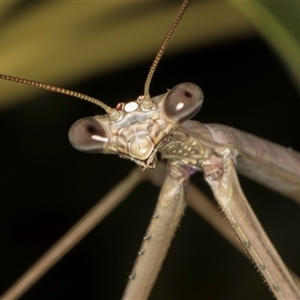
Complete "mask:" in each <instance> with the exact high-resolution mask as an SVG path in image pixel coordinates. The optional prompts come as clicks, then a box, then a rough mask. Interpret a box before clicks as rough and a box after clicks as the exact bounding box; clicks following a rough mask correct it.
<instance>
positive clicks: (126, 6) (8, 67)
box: [0, 1, 253, 107]
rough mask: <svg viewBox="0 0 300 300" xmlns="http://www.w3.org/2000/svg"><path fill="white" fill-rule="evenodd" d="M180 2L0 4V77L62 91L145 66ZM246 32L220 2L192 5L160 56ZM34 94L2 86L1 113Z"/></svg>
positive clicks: (249, 28)
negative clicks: (142, 63) (98, 76)
mask: <svg viewBox="0 0 300 300" xmlns="http://www.w3.org/2000/svg"><path fill="white" fill-rule="evenodd" d="M180 2H181V1H170V2H165V1H164V2H160V1H156V2H152V1H150V2H147V1H139V2H132V1H118V2H115V1H112V2H109V1H105V2H102V1H91V2H85V1H82V2H80V1H79V2H73V1H63V2H52V1H45V2H42V1H36V2H34V1H28V2H1V3H0V24H1V26H0V41H1V42H0V73H4V74H9V75H14V76H18V77H23V78H27V79H32V80H37V81H42V82H45V83H49V84H56V85H60V86H66V85H68V84H69V83H72V82H76V81H79V80H80V79H82V78H84V77H87V76H92V75H93V74H95V73H103V74H104V73H109V72H113V71H116V70H118V69H122V68H124V67H126V66H128V65H130V64H137V63H138V62H140V61H142V60H145V59H148V60H149V65H150V63H151V60H152V59H153V58H154V55H155V53H156V52H157V50H158V48H159V45H160V43H161V42H162V39H163V37H164V36H165V34H166V32H167V30H168V28H169V26H170V25H171V22H172V21H173V19H174V17H175V15H176V12H177V10H178V8H179V6H180ZM252 33H253V29H252V26H251V25H250V24H249V22H248V21H247V19H246V18H245V17H244V16H243V15H242V14H241V13H240V12H239V11H238V10H237V9H236V8H235V7H233V6H232V5H230V4H228V3H226V2H225V1H219V2H218V1H217V2H215V1H214V2H205V1H192V3H191V4H190V7H189V8H188V10H187V12H186V15H185V16H184V18H183V20H182V21H181V23H180V25H179V27H178V29H177V30H176V34H175V35H174V37H173V39H172V41H171V43H170V46H169V48H168V50H167V53H166V55H172V53H176V52H177V53H178V52H180V51H183V50H187V49H189V48H196V47H199V46H203V47H205V46H207V45H208V44H212V43H220V42H222V41H227V40H231V39H235V38H238V37H243V36H248V35H249V34H252ZM145 77H146V74H145ZM37 92H38V90H37V89H34V88H28V87H20V86H18V87H16V85H15V84H13V83H7V82H0V93H1V94H0V107H5V106H7V105H10V104H13V103H16V102H18V101H21V100H25V99H26V98H28V97H29V96H30V95H33V94H34V93H37Z"/></svg>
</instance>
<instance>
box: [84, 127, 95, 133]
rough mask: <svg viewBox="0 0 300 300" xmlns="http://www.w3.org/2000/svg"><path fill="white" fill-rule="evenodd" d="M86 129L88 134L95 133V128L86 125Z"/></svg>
mask: <svg viewBox="0 0 300 300" xmlns="http://www.w3.org/2000/svg"><path fill="white" fill-rule="evenodd" d="M86 129H87V132H88V133H90V134H93V133H96V130H95V126H92V125H88V126H87V128H86Z"/></svg>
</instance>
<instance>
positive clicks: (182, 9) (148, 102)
mask: <svg viewBox="0 0 300 300" xmlns="http://www.w3.org/2000/svg"><path fill="white" fill-rule="evenodd" d="M189 3H190V0H184V1H183V3H182V4H181V7H180V9H179V11H178V12H177V15H176V17H175V19H174V21H173V23H172V25H171V27H170V29H169V31H168V33H167V34H166V36H165V38H164V40H163V42H162V44H161V46H160V48H159V50H158V52H157V54H156V57H155V59H154V61H153V63H152V66H151V67H150V70H149V73H148V75H147V78H146V81H145V86H144V101H143V106H144V107H145V108H151V107H152V106H153V103H152V101H151V100H150V94H149V87H150V83H151V80H152V77H153V74H154V72H155V70H156V67H157V65H158V63H159V61H160V59H161V57H162V55H163V54H164V52H165V50H166V48H167V45H168V43H169V41H170V39H171V37H172V35H173V33H174V31H175V29H176V28H177V26H178V23H179V21H180V20H181V18H182V16H183V15H184V12H185V10H186V9H187V7H188V5H189Z"/></svg>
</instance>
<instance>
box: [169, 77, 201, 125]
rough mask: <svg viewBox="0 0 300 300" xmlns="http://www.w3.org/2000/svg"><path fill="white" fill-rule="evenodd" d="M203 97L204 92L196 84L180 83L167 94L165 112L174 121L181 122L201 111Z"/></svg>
mask: <svg viewBox="0 0 300 300" xmlns="http://www.w3.org/2000/svg"><path fill="white" fill-rule="evenodd" d="M203 99H204V95H203V92H202V90H201V89H200V88H199V87H198V86H197V85H196V84H194V83H190V82H184V83H181V84H178V85H176V86H175V87H174V88H173V89H172V90H171V91H170V92H169V93H168V95H167V96H166V99H165V103H164V114H165V116H166V117H167V118H168V120H169V121H171V122H172V123H175V124H180V123H182V122H184V121H186V120H188V119H190V118H192V117H193V116H194V115H195V114H196V113H197V112H198V111H199V109H200V108H201V106H202V103H203Z"/></svg>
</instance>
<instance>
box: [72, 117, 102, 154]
mask: <svg viewBox="0 0 300 300" xmlns="http://www.w3.org/2000/svg"><path fill="white" fill-rule="evenodd" d="M69 141H70V143H71V145H72V146H73V147H74V148H75V149H76V150H79V151H81V152H85V153H105V150H106V146H107V141H108V139H107V135H106V131H105V128H104V127H103V126H102V125H101V124H100V123H99V122H97V121H96V119H95V118H94V117H88V118H82V119H80V120H78V121H76V122H75V123H74V124H73V125H72V126H71V128H70V130H69Z"/></svg>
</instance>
